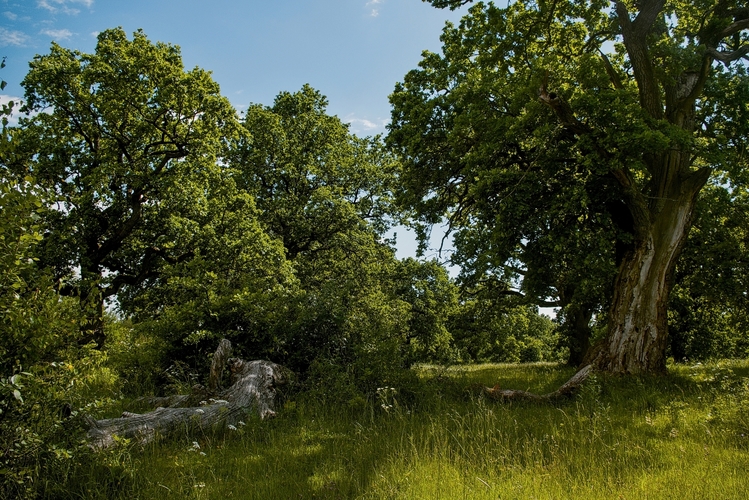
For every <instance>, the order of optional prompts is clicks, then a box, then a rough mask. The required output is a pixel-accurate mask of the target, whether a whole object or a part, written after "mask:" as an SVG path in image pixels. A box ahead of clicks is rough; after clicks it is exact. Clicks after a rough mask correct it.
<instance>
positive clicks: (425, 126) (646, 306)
mask: <svg viewBox="0 0 749 500" xmlns="http://www.w3.org/2000/svg"><path fill="white" fill-rule="evenodd" d="M431 3H433V4H434V5H435V6H437V7H451V8H454V7H457V6H459V5H461V4H464V3H467V2H463V1H445V2H442V1H433V2H431ZM748 23H749V11H747V9H746V8H745V7H743V6H742V5H741V4H740V3H738V2H732V1H728V2H724V1H706V2H697V3H695V2H665V1H663V0H655V1H645V2H639V3H637V4H631V3H628V2H615V3H614V4H613V6H612V5H611V4H610V3H609V2H605V1H592V2H572V1H569V2H566V1H562V2H559V1H549V2H525V1H520V2H515V3H513V4H511V5H509V6H508V7H506V8H499V7H497V6H495V5H493V4H488V5H484V4H477V5H475V6H473V7H472V8H471V9H470V11H469V14H468V15H466V16H465V17H464V18H463V19H462V20H461V22H460V25H459V26H457V27H455V26H451V25H448V27H446V28H445V31H444V33H443V35H442V41H443V50H442V52H443V53H442V54H434V53H425V54H424V57H423V59H422V61H421V63H420V64H419V66H420V67H419V69H416V70H413V71H411V72H410V73H408V75H406V77H405V80H404V82H403V83H399V84H398V85H397V86H396V89H395V91H394V93H393V94H392V96H391V103H392V104H393V119H392V123H391V125H390V134H389V136H388V141H389V143H390V144H391V145H392V146H393V147H394V148H395V149H396V150H397V151H398V152H399V153H401V154H402V155H403V157H404V159H405V163H404V174H403V186H404V190H403V192H402V193H401V200H402V202H403V204H404V205H405V206H408V207H411V208H412V209H414V210H415V211H416V212H417V213H418V214H419V216H420V217H421V219H422V221H423V222H425V223H427V224H433V223H436V222H438V221H440V220H441V219H442V218H443V217H446V218H447V219H448V220H449V221H450V224H451V226H452V227H453V228H454V229H455V230H456V231H457V233H456V238H455V244H456V247H457V249H458V252H457V253H456V257H455V260H457V261H458V262H456V263H466V264H468V266H469V268H471V267H472V268H473V269H470V271H471V273H472V274H473V276H474V279H479V278H480V279H486V277H487V276H489V277H495V278H496V277H499V280H500V282H501V283H503V284H504V285H503V286H504V287H505V288H509V286H510V285H512V284H515V283H518V282H521V283H522V285H521V287H523V288H525V289H526V291H528V292H531V293H532V294H533V295H535V296H536V297H539V298H541V299H557V300H560V299H562V297H563V296H564V295H565V293H567V294H568V295H569V290H566V284H567V283H570V284H572V285H573V291H572V296H573V297H575V299H574V300H573V302H576V303H577V305H578V307H579V306H580V305H583V306H584V307H587V308H588V309H590V304H591V303H592V304H594V305H596V306H597V308H598V310H600V309H601V306H604V307H605V306H607V305H608V316H607V325H608V335H607V337H606V340H605V341H604V342H602V343H601V344H599V346H598V348H597V349H596V350H594V351H592V352H591V353H589V356H588V360H589V361H590V362H594V363H595V364H596V365H597V366H598V367H599V368H601V369H604V370H610V371H615V372H628V373H639V372H648V371H662V370H664V369H665V354H666V346H667V338H668V334H667V299H668V296H669V292H670V289H671V287H672V284H673V273H674V269H675V265H676V261H677V259H678V256H679V254H680V252H681V249H682V247H683V245H684V243H685V241H686V238H687V234H688V231H689V228H690V226H691V223H692V218H693V215H692V214H693V211H694V207H695V203H696V200H697V196H698V194H699V192H700V190H701V189H702V187H703V186H704V185H705V184H706V183H707V182H708V180H709V179H710V178H712V179H714V182H715V183H716V184H718V185H722V186H723V188H724V189H728V190H731V189H738V188H740V187H741V185H742V184H741V182H740V179H741V178H742V177H743V176H744V175H745V172H746V166H747V165H746V154H745V148H746V146H745V145H743V144H742V143H743V138H745V137H746V135H747V130H746V127H747V123H749V120H747V116H746V115H747V109H746V106H745V103H746V100H745V99H742V98H741V96H742V95H743V93H744V90H742V89H746V88H747V86H748V84H749V81H748V79H747V73H746V67H745V65H743V64H742V63H741V62H740V61H741V59H742V58H743V57H744V56H746V54H747V52H749V39H748V38H749V37H748V35H747V27H748ZM718 86H719V87H721V88H722V89H723V92H720V93H718V92H715V91H714V89H715V88H716V87H718ZM711 176H712V177H711ZM549 268H550V269H559V270H561V272H559V271H552V272H551V273H548V274H547V273H545V270H546V269H549ZM522 276H527V278H525V279H523V278H522ZM536 277H537V279H536ZM528 278H531V279H530V280H529V279H528ZM612 282H613V283H614V284H613V286H612V285H611V283H612ZM560 301H561V300H560Z"/></svg>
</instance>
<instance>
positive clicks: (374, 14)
mask: <svg viewBox="0 0 749 500" xmlns="http://www.w3.org/2000/svg"><path fill="white" fill-rule="evenodd" d="M382 2H383V0H369V2H367V3H366V4H364V6H365V7H369V6H370V5H380V4H381V3H382ZM369 15H370V16H372V17H377V16H379V15H380V9H379V8H377V7H375V8H373V9H372V10H371V11H370V13H369Z"/></svg>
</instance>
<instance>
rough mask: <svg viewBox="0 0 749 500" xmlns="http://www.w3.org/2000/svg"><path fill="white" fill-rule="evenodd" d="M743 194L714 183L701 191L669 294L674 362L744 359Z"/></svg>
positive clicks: (747, 246) (747, 240)
mask: <svg viewBox="0 0 749 500" xmlns="http://www.w3.org/2000/svg"><path fill="white" fill-rule="evenodd" d="M748 203H749V196H748V195H747V189H746V187H745V186H742V185H736V186H725V185H719V184H717V183H714V184H712V185H710V186H708V187H707V188H706V189H705V190H704V191H703V193H702V196H701V198H700V201H699V203H698V205H697V211H696V214H695V223H694V227H693V229H692V232H691V233H690V235H689V240H688V241H687V244H686V247H685V249H684V253H683V257H682V260H681V262H680V263H679V266H678V267H677V272H676V286H675V287H674V291H673V293H672V295H671V300H670V304H669V306H670V311H669V326H670V332H669V334H670V352H671V355H672V356H673V357H674V359H677V360H681V359H684V358H687V359H693V360H705V359H716V358H743V357H746V356H747V355H749V339H748V338H747V335H746V332H747V328H748V327H749V316H748V315H747V314H748V313H747V311H748V310H749V303H748V302H747V301H748V300H749V297H748V296H747V290H749V282H747V279H748V277H749V267H748V266H749V261H748V260H747V258H746V256H747V255H749V233H747V227H749V205H748Z"/></svg>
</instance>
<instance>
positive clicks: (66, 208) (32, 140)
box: [4, 29, 237, 344]
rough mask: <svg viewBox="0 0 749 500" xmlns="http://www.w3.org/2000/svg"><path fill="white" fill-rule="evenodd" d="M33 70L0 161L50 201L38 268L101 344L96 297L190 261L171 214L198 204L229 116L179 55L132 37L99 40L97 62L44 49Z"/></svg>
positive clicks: (233, 125)
mask: <svg viewBox="0 0 749 500" xmlns="http://www.w3.org/2000/svg"><path fill="white" fill-rule="evenodd" d="M30 67H31V69H30V71H29V73H28V75H27V76H26V78H25V79H24V81H23V82H22V85H23V87H24V88H25V100H26V103H25V106H24V110H25V111H26V112H27V113H31V115H30V116H29V117H27V118H21V126H20V127H19V128H18V129H15V130H13V131H12V135H13V137H12V139H11V144H12V145H13V148H12V150H11V152H9V153H7V156H6V158H4V163H6V164H7V165H9V166H11V169H12V171H13V172H14V173H15V174H16V175H18V176H21V177H23V176H24V175H28V176H31V177H32V178H33V179H34V182H36V183H38V185H40V186H42V187H44V188H45V189H48V190H49V191H50V192H51V193H52V196H53V197H54V200H53V201H54V202H55V203H56V206H55V209H54V210H50V211H48V212H47V213H46V217H47V219H48V221H47V224H48V227H49V230H48V232H47V234H46V237H45V239H44V241H43V242H42V243H41V247H42V255H41V259H42V263H43V265H45V266H52V267H53V268H54V269H55V272H56V275H57V278H58V280H60V281H61V282H62V283H63V284H64V285H63V287H62V289H63V290H67V291H68V293H70V294H72V295H76V296H78V297H79V298H80V303H81V307H82V308H83V309H85V310H87V311H89V314H87V315H86V317H87V318H88V319H87V320H86V322H85V323H84V325H83V326H82V327H83V329H84V330H86V331H88V332H89V333H88V338H91V339H96V341H97V342H98V343H99V344H102V343H103V341H104V339H103V331H102V325H101V322H100V321H99V320H98V318H101V316H102V305H103V301H104V299H105V298H107V297H111V296H113V295H114V294H116V293H117V292H118V291H119V290H120V289H121V288H122V287H123V286H126V285H128V286H137V285H139V284H140V283H142V282H143V281H144V280H145V279H147V278H149V277H151V276H152V275H153V274H154V273H156V272H158V269H159V266H160V265H161V264H162V263H164V262H168V261H174V260H179V259H182V258H184V257H185V256H187V255H190V254H191V253H192V251H193V249H192V248H189V247H179V246H177V245H175V239H176V235H175V233H174V231H176V228H174V227H172V225H171V224H170V217H171V216H172V215H174V214H178V213H183V212H184V211H185V210H190V208H188V207H192V206H194V204H195V203H199V202H200V201H199V200H200V198H201V196H202V194H203V193H204V189H203V188H202V187H201V186H203V185H204V184H205V183H206V182H207V177H209V176H210V175H211V172H212V171H214V170H215V169H216V166H217V161H218V159H219V158H220V157H221V156H222V154H223V152H224V148H225V145H226V140H225V138H226V137H227V136H230V135H232V134H234V133H236V130H237V120H236V114H235V112H234V109H233V108H232V107H231V105H230V104H229V102H228V100H226V98H224V97H222V96H221V94H220V92H219V87H218V85H217V84H216V83H215V82H214V81H213V80H212V79H211V77H210V74H209V73H208V72H206V71H204V70H201V69H198V68H196V69H194V70H191V71H185V70H184V68H183V66H182V60H181V57H180V53H179V49H178V48H177V47H175V46H172V45H168V44H163V43H156V44H154V43H151V42H150V41H149V40H148V39H147V38H146V36H145V34H143V33H142V32H140V31H138V32H136V33H135V34H134V36H133V39H132V40H128V39H127V36H126V35H125V33H124V32H123V31H122V30H121V29H113V30H107V31H104V32H102V33H100V34H99V36H98V43H97V46H96V51H95V53H94V54H83V53H80V52H78V51H71V50H68V49H65V48H63V47H61V46H59V45H57V44H54V43H53V44H52V47H51V50H50V53H49V54H47V55H41V56H37V57H35V58H34V60H33V61H32V62H31V63H30ZM188 192H190V195H191V196H190V197H184V196H183V194H186V193H188ZM193 196H197V197H198V198H197V199H196V198H194V197H193Z"/></svg>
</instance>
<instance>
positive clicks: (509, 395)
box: [484, 365, 593, 402]
mask: <svg viewBox="0 0 749 500" xmlns="http://www.w3.org/2000/svg"><path fill="white" fill-rule="evenodd" d="M592 372H593V365H586V366H584V367H583V368H581V369H580V370H578V372H577V373H575V374H574V375H573V376H572V378H570V379H569V380H568V381H567V382H565V383H564V384H562V386H561V387H560V388H559V389H557V390H556V391H554V392H550V393H548V394H542V395H539V394H534V393H532V392H527V391H518V390H514V389H501V388H500V387H499V386H498V385H496V386H494V387H485V388H484V393H485V394H486V395H487V396H489V397H490V398H492V399H498V400H502V401H510V400H524V401H539V402H542V401H553V400H556V399H561V398H563V397H569V396H571V395H572V394H574V393H575V391H577V390H578V389H579V388H580V386H581V385H582V384H583V382H585V380H586V379H587V378H588V376H590V374H591V373H592Z"/></svg>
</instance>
